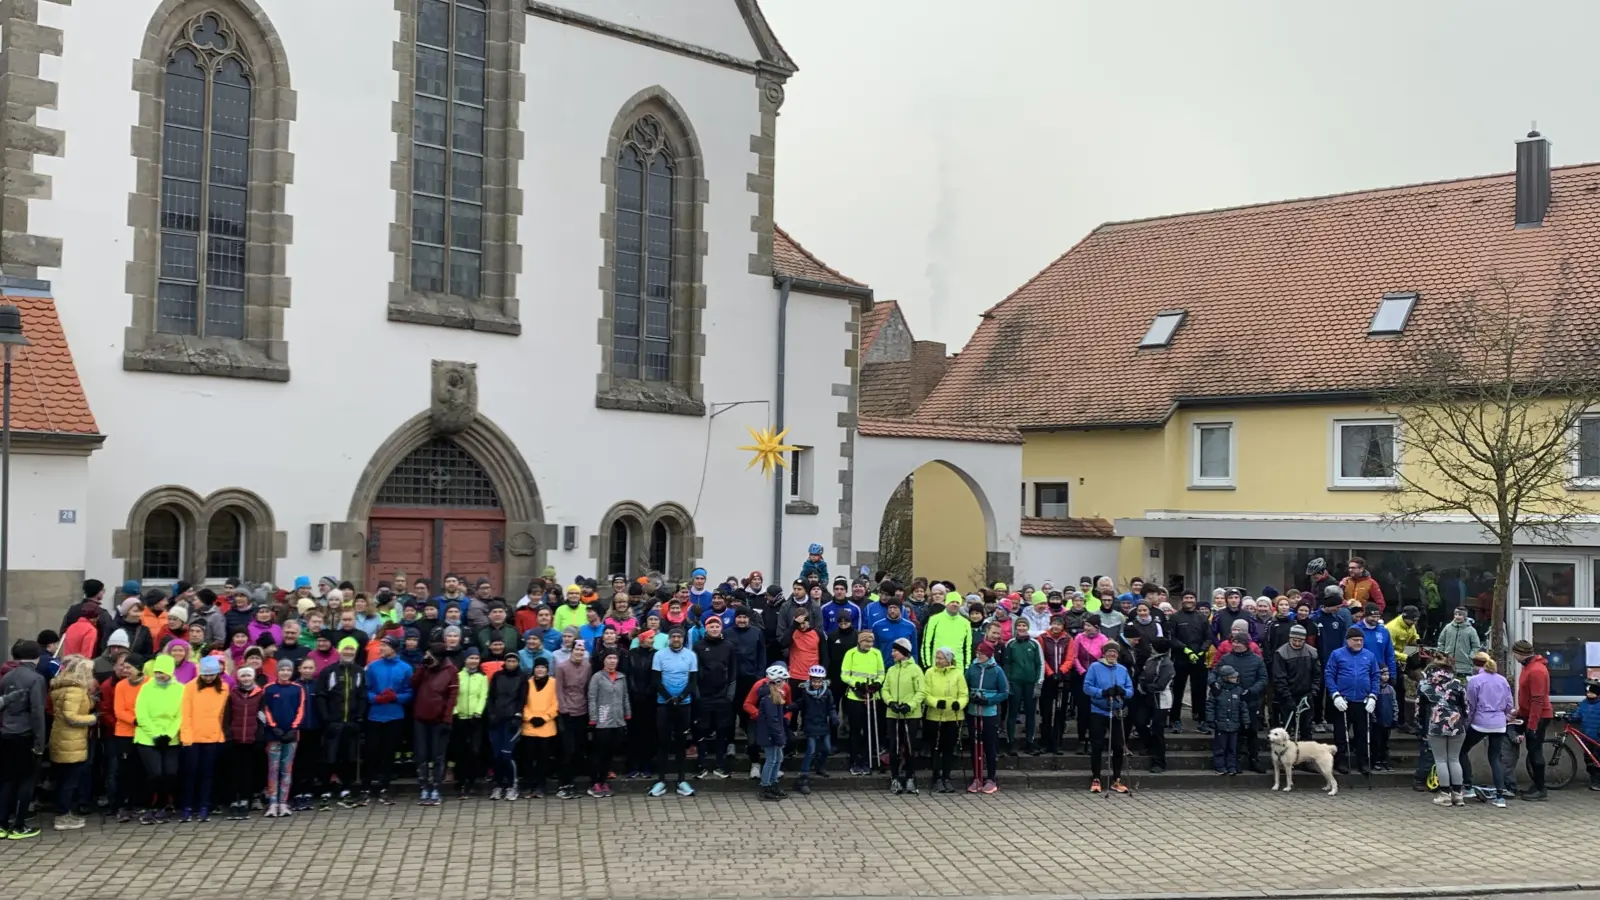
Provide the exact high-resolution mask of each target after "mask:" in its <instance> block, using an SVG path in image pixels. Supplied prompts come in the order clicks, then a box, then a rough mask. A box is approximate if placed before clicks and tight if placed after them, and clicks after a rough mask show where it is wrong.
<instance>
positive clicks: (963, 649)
mask: <svg viewBox="0 0 1600 900" xmlns="http://www.w3.org/2000/svg"><path fill="white" fill-rule="evenodd" d="M940 647H948V648H950V652H952V653H954V654H955V657H956V668H958V669H961V670H963V671H965V670H966V668H967V666H968V665H969V664H970V663H971V662H972V624H971V623H970V622H968V621H967V617H966V616H964V615H962V614H961V595H960V594H956V593H947V594H945V595H944V612H942V613H932V614H931V615H929V616H928V624H927V625H926V626H924V627H923V629H922V658H923V659H933V651H935V650H937V649H939V648H940Z"/></svg>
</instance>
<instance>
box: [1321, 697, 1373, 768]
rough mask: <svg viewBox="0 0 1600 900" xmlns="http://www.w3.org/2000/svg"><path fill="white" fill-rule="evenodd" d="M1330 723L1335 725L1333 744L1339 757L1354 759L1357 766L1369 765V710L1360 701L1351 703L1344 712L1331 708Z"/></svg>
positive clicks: (1346, 759)
mask: <svg viewBox="0 0 1600 900" xmlns="http://www.w3.org/2000/svg"><path fill="white" fill-rule="evenodd" d="M1330 712H1331V715H1330V716H1329V718H1328V724H1330V725H1332V726H1333V744H1334V747H1336V748H1337V750H1338V755H1337V757H1336V758H1337V759H1340V760H1345V761H1347V762H1346V764H1347V765H1348V764H1349V762H1348V761H1349V760H1351V759H1352V758H1353V759H1354V764H1355V768H1357V769H1365V768H1366V767H1367V764H1368V761H1367V710H1366V707H1364V706H1362V705H1361V704H1360V703H1359V702H1357V703H1351V704H1350V708H1349V709H1347V710H1345V711H1344V712H1339V710H1337V709H1331V708H1330Z"/></svg>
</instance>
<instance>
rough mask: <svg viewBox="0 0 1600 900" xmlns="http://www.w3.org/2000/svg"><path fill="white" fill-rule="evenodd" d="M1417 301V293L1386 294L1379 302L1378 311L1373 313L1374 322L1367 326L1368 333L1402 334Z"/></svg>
mask: <svg viewBox="0 0 1600 900" xmlns="http://www.w3.org/2000/svg"><path fill="white" fill-rule="evenodd" d="M1416 303H1417V295H1416V294H1415V293H1404V294H1384V295H1383V299H1382V300H1380V301H1379V302H1378V311H1377V312H1375V313H1373V314H1372V324H1371V325H1368V326H1367V334H1368V335H1386V334H1400V333H1401V332H1403V331H1405V330H1406V321H1407V320H1409V319H1410V318H1411V308H1412V307H1413V306H1415V305H1416Z"/></svg>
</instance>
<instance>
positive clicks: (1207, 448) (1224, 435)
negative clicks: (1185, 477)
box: [1189, 422, 1235, 488]
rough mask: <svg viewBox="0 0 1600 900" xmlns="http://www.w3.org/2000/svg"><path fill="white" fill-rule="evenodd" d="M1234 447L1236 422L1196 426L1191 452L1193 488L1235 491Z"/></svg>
mask: <svg viewBox="0 0 1600 900" xmlns="http://www.w3.org/2000/svg"><path fill="white" fill-rule="evenodd" d="M1234 447H1235V444H1234V440H1233V423H1232V422H1196V423H1194V428H1193V432H1192V435H1191V438H1190V448H1189V455H1190V460H1191V462H1190V466H1189V486H1190V487H1191V488H1231V487H1233V486H1234V484H1235V482H1234V469H1235V464H1234Z"/></svg>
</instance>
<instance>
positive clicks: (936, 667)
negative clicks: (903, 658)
mask: <svg viewBox="0 0 1600 900" xmlns="http://www.w3.org/2000/svg"><path fill="white" fill-rule="evenodd" d="M955 663H956V655H955V652H954V651H952V650H951V649H950V648H949V647H940V648H939V649H938V650H936V651H934V654H933V665H932V666H929V667H928V670H927V671H926V672H924V673H922V691H923V698H922V701H923V705H924V708H925V709H926V710H927V712H926V716H927V724H926V725H924V726H923V731H924V732H925V733H927V735H928V758H929V759H930V760H931V761H932V762H933V786H934V790H937V791H938V792H939V793H941V794H953V793H955V792H956V789H955V785H953V784H951V783H950V767H951V765H952V764H953V763H954V761H955V752H956V744H957V743H958V742H959V741H960V739H961V708H962V707H963V706H965V705H966V702H967V675H966V673H965V672H963V671H961V670H960V669H958V668H956V664H955Z"/></svg>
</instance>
